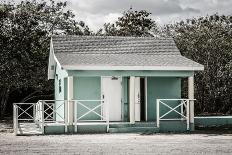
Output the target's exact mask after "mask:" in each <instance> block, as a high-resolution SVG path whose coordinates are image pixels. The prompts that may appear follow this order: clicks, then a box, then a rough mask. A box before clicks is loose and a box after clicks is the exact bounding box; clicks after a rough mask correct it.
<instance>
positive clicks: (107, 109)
mask: <svg viewBox="0 0 232 155" xmlns="http://www.w3.org/2000/svg"><path fill="white" fill-rule="evenodd" d="M104 104H106V123H107V130H106V131H107V132H109V128H110V115H109V105H108V102H107V100H106V99H105V100H104Z"/></svg>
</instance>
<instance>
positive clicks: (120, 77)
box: [101, 76, 124, 121]
mask: <svg viewBox="0 0 232 155" xmlns="http://www.w3.org/2000/svg"><path fill="white" fill-rule="evenodd" d="M112 77H117V78H119V79H120V82H121V121H123V117H122V116H123V114H124V112H123V113H122V109H124V108H123V106H122V103H123V93H122V76H101V99H102V100H103V82H102V81H103V78H112ZM107 104H108V103H107ZM104 107H105V106H104ZM107 107H108V108H109V106H107ZM108 110H109V109H108ZM103 111H104V110H103ZM109 115H110V113H109Z"/></svg>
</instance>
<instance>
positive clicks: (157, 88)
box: [147, 77, 181, 121]
mask: <svg viewBox="0 0 232 155" xmlns="http://www.w3.org/2000/svg"><path fill="white" fill-rule="evenodd" d="M171 98H173V99H179V98H181V78H178V77H147V120H148V121H156V99H171ZM164 102H166V103H167V101H164ZM168 105H170V106H171V107H175V106H176V105H177V101H169V102H168ZM169 110H170V109H169V108H167V107H164V106H160V116H161V115H162V114H164V113H166V112H167V111H169ZM170 117H172V118H173V117H178V114H176V113H175V112H171V113H169V114H168V115H167V116H166V117H165V118H170Z"/></svg>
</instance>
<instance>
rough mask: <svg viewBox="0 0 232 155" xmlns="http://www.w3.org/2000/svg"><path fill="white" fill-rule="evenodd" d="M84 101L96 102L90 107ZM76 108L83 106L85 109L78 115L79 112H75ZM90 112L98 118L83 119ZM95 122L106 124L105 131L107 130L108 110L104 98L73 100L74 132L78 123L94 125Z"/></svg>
mask: <svg viewBox="0 0 232 155" xmlns="http://www.w3.org/2000/svg"><path fill="white" fill-rule="evenodd" d="M86 102H88V103H97V104H95V106H93V107H90V106H87V105H86V104H85V103H86ZM98 103H99V104H98ZM78 108H83V109H85V110H86V112H85V113H83V114H81V115H80V116H79V113H78V112H77V109H78ZM97 110H98V111H97ZM99 110H100V111H99ZM91 113H92V114H94V115H95V116H98V117H99V119H84V118H85V117H86V116H88V115H89V114H91ZM83 122H85V123H83ZM96 124H106V125H107V132H108V130H109V112H108V104H107V102H106V101H105V100H76V101H74V126H75V128H74V130H75V132H77V126H78V125H96Z"/></svg>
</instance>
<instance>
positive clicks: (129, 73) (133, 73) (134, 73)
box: [68, 70, 193, 77]
mask: <svg viewBox="0 0 232 155" xmlns="http://www.w3.org/2000/svg"><path fill="white" fill-rule="evenodd" d="M68 75H69V76H78V77H81V76H84V77H87V76H157V77H187V76H192V75H193V72H192V71H149V70H141V71H133V70H127V71H124V70H115V71H112V70H95V71H94V70H69V71H68Z"/></svg>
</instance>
